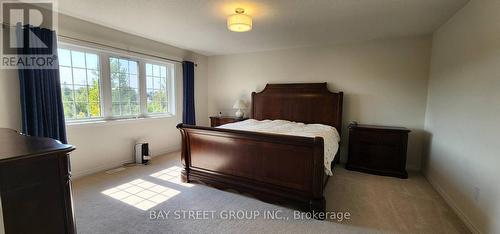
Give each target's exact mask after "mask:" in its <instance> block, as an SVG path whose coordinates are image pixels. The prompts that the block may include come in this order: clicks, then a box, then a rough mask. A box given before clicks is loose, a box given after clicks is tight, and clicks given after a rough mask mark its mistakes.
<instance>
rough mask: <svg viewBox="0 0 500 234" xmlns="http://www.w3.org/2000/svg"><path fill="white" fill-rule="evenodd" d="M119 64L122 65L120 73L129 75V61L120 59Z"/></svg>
mask: <svg viewBox="0 0 500 234" xmlns="http://www.w3.org/2000/svg"><path fill="white" fill-rule="evenodd" d="M119 64H120V68H119V69H120V70H119V72H123V73H128V60H125V59H120V60H119Z"/></svg>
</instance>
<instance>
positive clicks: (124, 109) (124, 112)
mask: <svg viewBox="0 0 500 234" xmlns="http://www.w3.org/2000/svg"><path fill="white" fill-rule="evenodd" d="M121 110H122V115H131V113H132V112H131V109H130V104H129V103H126V102H125V103H122V104H121Z"/></svg>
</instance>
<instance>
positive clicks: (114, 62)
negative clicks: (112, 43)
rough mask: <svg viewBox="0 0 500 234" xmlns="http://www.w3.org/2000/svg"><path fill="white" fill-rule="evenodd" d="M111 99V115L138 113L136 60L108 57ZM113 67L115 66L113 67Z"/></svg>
mask: <svg viewBox="0 0 500 234" xmlns="http://www.w3.org/2000/svg"><path fill="white" fill-rule="evenodd" d="M110 66H111V70H114V71H115V72H113V73H112V74H111V84H112V85H111V86H112V90H111V101H112V103H113V107H112V109H113V115H115V116H128V115H137V114H139V112H140V111H139V109H140V108H139V78H138V76H137V66H138V64H137V62H136V61H132V60H127V59H117V58H110ZM113 67H115V68H113Z"/></svg>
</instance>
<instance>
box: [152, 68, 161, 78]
mask: <svg viewBox="0 0 500 234" xmlns="http://www.w3.org/2000/svg"><path fill="white" fill-rule="evenodd" d="M153 76H156V77H159V76H160V67H159V66H158V65H153Z"/></svg>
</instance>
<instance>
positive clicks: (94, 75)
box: [87, 70, 99, 86]
mask: <svg viewBox="0 0 500 234" xmlns="http://www.w3.org/2000/svg"><path fill="white" fill-rule="evenodd" d="M87 84H88V85H89V86H92V85H95V84H97V85H98V86H99V71H97V70H87Z"/></svg>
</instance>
